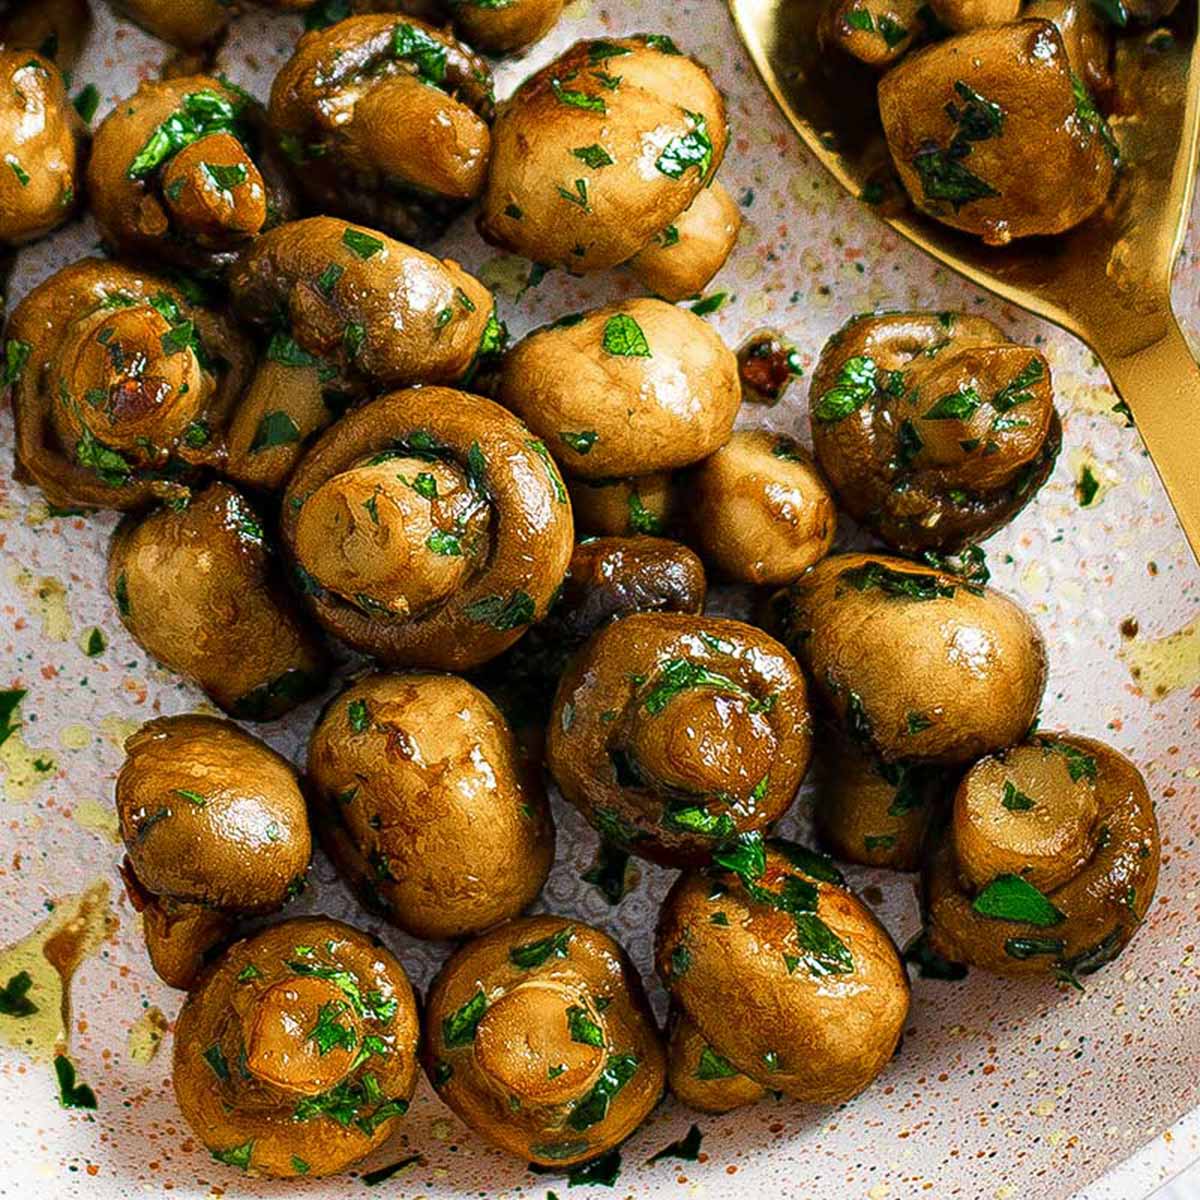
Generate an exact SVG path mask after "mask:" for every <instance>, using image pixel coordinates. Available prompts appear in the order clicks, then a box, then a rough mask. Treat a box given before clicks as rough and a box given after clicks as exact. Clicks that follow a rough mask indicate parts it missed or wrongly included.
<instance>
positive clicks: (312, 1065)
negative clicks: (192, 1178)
mask: <svg viewBox="0 0 1200 1200" xmlns="http://www.w3.org/2000/svg"><path fill="white" fill-rule="evenodd" d="M419 1036H420V1023H419V1019H418V1017H417V1005H416V1000H415V999H414V997H413V990H412V986H411V985H410V984H409V982H408V977H407V976H406V975H405V974H404V968H403V967H402V966H401V965H400V963H399V962H398V961H397V960H396V959H395V958H394V957H393V956H392V954H391V953H390V952H389V951H388V950H387V949H386V948H385V947H384V946H383V945H381V944H380V943H379V942H378V940H376V939H375V938H372V937H369V936H368V935H367V934H365V933H360V932H359V931H358V930H357V929H351V928H350V926H348V925H343V924H342V923H341V922H340V921H332V920H330V919H329V918H328V917H305V918H300V919H297V920H292V921H284V922H282V923H281V924H278V925H272V926H270V927H269V928H267V929H264V930H262V931H261V932H260V933H257V934H255V935H254V936H253V937H249V938H246V939H245V940H244V941H240V942H237V943H235V944H234V945H233V946H231V947H230V948H229V949H228V950H227V951H226V952H225V954H223V955H222V956H221V958H220V960H219V961H218V962H217V963H216V964H215V965H214V967H213V968H212V970H211V971H209V973H208V974H207V975H205V977H204V978H203V979H202V980H201V982H200V984H199V986H198V987H197V988H196V989H195V991H193V992H192V993H191V994H190V995H189V996H188V998H187V1000H186V1001H185V1002H184V1005H183V1009H182V1010H181V1012H180V1014H179V1020H178V1021H177V1022H176V1026H175V1060H174V1068H173V1070H174V1083H175V1097H176V1099H177V1100H178V1101H179V1107H180V1109H181V1110H182V1112H183V1116H184V1118H185V1120H186V1121H187V1123H188V1124H189V1125H190V1126H191V1128H192V1131H193V1132H194V1133H195V1135H196V1137H197V1138H199V1140H200V1141H201V1142H202V1143H203V1144H204V1145H206V1146H207V1147H208V1148H209V1150H211V1151H212V1155H213V1158H215V1159H216V1160H217V1161H218V1162H221V1163H225V1164H226V1165H227V1166H231V1167H240V1168H241V1169H242V1170H243V1171H246V1172H248V1173H250V1174H252V1175H266V1176H272V1177H276V1178H292V1177H295V1176H301V1175H306V1176H311V1177H316V1176H320V1175H333V1174H336V1173H337V1172H339V1171H344V1170H346V1168H348V1167H350V1166H352V1165H353V1164H354V1163H356V1162H358V1161H359V1160H360V1159H363V1158H365V1157H366V1156H367V1155H368V1154H370V1153H371V1152H372V1151H373V1150H376V1149H377V1148H378V1147H380V1146H382V1145H383V1144H384V1143H385V1142H386V1141H388V1140H389V1139H390V1138H391V1137H392V1135H393V1134H394V1133H395V1131H396V1129H397V1127H398V1122H399V1121H400V1118H402V1117H403V1116H404V1114H405V1113H406V1112H407V1111H408V1104H409V1101H410V1100H411V1099H412V1094H413V1091H414V1089H415V1088H416V1084H417V1073H418V1067H417V1041H418V1038H419Z"/></svg>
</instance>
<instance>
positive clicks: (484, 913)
mask: <svg viewBox="0 0 1200 1200" xmlns="http://www.w3.org/2000/svg"><path fill="white" fill-rule="evenodd" d="M308 777H309V779H310V780H311V781H312V784H313V786H314V788H315V790H316V795H317V798H318V802H319V804H320V809H321V812H322V814H323V819H322V820H321V822H320V824H319V826H318V828H319V830H320V834H321V838H322V844H323V845H324V846H325V849H326V851H327V852H328V854H329V856H330V857H331V858H332V859H333V861H334V863H335V864H336V865H337V867H338V869H339V870H340V871H341V872H342V874H343V875H344V876H345V877H346V879H347V880H348V881H349V883H350V884H351V886H352V887H353V888H354V889H355V891H356V893H357V894H358V896H359V898H360V899H361V900H362V901H363V903H364V904H366V905H367V906H368V907H369V908H372V909H374V910H375V911H377V912H379V913H381V914H382V915H383V916H385V917H386V918H387V919H388V920H389V921H391V922H392V923H393V924H394V925H397V926H399V927H400V928H401V929H403V930H405V932H407V933H411V934H413V935H414V936H416V937H424V938H459V937H465V936H468V935H470V934H474V933H480V932H481V931H483V930H485V929H489V928H491V926H493V925H495V924H497V923H498V922H500V921H504V920H507V919H508V918H509V917H515V916H517V915H518V914H519V913H520V912H521V911H522V910H523V909H525V908H527V907H528V906H529V905H530V904H531V903H532V902H533V901H534V900H535V899H536V898H537V894H538V893H539V892H540V891H541V889H542V884H544V883H545V882H546V876H547V874H548V873H549V871H550V864H551V862H552V861H553V858H554V822H553V820H552V818H551V816H550V806H549V804H548V803H547V800H546V791H545V788H544V787H543V786H542V782H541V779H540V778H539V777H538V775H537V774H536V773H534V772H533V771H531V770H528V769H527V767H526V765H525V764H524V763H523V762H522V760H521V758H520V755H519V752H518V749H517V745H516V742H515V740H514V738H513V735H512V731H511V730H510V729H509V727H508V725H507V723H506V722H505V720H504V718H503V717H502V716H501V715H500V712H499V711H498V710H497V708H496V706H495V705H494V704H492V702H491V701H490V700H489V699H488V698H487V697H486V696H485V695H484V694H483V693H482V692H481V691H479V690H478V689H477V688H475V687H473V686H472V685H471V684H469V683H467V681H466V680H465V679H459V678H457V677H456V676H453V675H367V676H365V677H364V678H362V679H359V680H358V681H356V682H355V683H353V684H352V685H351V686H350V687H349V688H348V689H347V690H346V691H344V692H342V693H341V694H340V695H339V696H337V697H336V698H335V699H334V700H333V701H331V702H330V704H329V706H328V707H327V708H326V710H325V712H324V714H323V715H322V717H321V719H320V721H319V722H318V723H317V726H316V728H315V729H314V730H313V733H312V737H311V738H310V740H309V745H308Z"/></svg>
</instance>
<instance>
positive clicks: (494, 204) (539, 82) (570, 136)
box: [479, 35, 728, 272]
mask: <svg viewBox="0 0 1200 1200" xmlns="http://www.w3.org/2000/svg"><path fill="white" fill-rule="evenodd" d="M614 80H615V81H617V82H616V83H615V84H614V82H613V81H614ZM727 138H728V130H727V128H726V125H725V105H724V102H723V101H722V99H721V95H720V93H719V92H718V91H717V89H716V87H715V86H714V85H713V82H712V80H711V79H710V78H709V76H708V72H707V71H706V70H705V69H704V68H703V67H702V66H701V65H700V64H699V63H697V62H695V61H694V60H693V59H691V58H688V57H686V56H684V55H682V54H680V52H679V51H678V50H677V49H676V48H675V45H674V43H673V42H671V40H670V39H669V38H664V37H662V36H661V35H645V36H642V37H633V38H613V39H604V40H602V41H585V42H577V43H576V44H575V45H574V46H572V47H571V48H570V49H568V50H567V51H566V52H565V53H564V54H562V55H560V56H559V57H558V58H556V59H555V60H554V61H553V62H551V63H549V64H547V65H546V66H545V67H543V68H542V69H541V70H540V71H538V72H537V73H536V74H534V75H532V76H530V77H529V78H528V79H527V80H525V82H524V83H522V84H521V86H520V87H519V88H518V89H517V91H516V92H515V93H514V94H513V96H512V98H511V99H509V100H508V101H506V102H505V103H504V104H503V105H501V106H500V109H499V112H498V113H497V116H496V123H495V125H494V127H493V129H492V167H491V171H490V173H489V176H488V185H487V190H486V192H485V193H484V197H483V211H482V213H481V214H480V217H479V230H480V232H481V233H482V234H483V236H484V237H485V238H486V239H487V240H488V241H489V242H492V243H494V244H495V245H498V246H503V247H505V248H506V249H509V250H512V251H514V252H516V253H518V254H523V255H525V257H527V258H532V259H534V260H535V261H537V262H541V263H545V264H547V265H548V266H558V267H565V268H567V269H569V270H571V271H575V272H586V271H597V270H602V269H604V268H605V267H611V266H615V265H616V264H617V263H622V262H625V261H626V260H628V259H630V258H632V257H633V256H634V255H635V254H637V252H638V251H639V250H641V249H642V248H643V247H644V246H645V245H646V244H647V243H648V242H649V241H650V240H651V238H653V237H654V235H655V234H657V233H659V232H660V231H661V230H663V229H665V228H666V227H667V226H668V225H670V224H671V222H672V221H674V220H675V219H676V218H677V217H678V216H679V215H680V214H681V213H682V212H683V211H684V209H686V208H687V207H688V206H689V205H690V204H691V203H692V201H693V200H694V199H695V197H696V195H697V194H698V193H699V191H700V190H701V188H703V187H704V185H705V184H706V183H708V181H709V180H710V179H711V178H712V175H713V172H714V171H716V169H717V167H719V166H720V164H721V159H722V158H723V157H724V154H725V144H726V141H727Z"/></svg>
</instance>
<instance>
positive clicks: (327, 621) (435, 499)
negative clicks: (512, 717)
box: [280, 387, 573, 671]
mask: <svg viewBox="0 0 1200 1200" xmlns="http://www.w3.org/2000/svg"><path fill="white" fill-rule="evenodd" d="M280 523H281V532H282V536H283V540H284V542H285V544H286V546H287V549H288V552H289V554H290V556H291V558H292V561H293V564H294V569H295V573H296V578H297V580H298V582H299V585H300V588H301V590H302V591H303V593H304V599H305V601H306V603H307V605H308V607H309V610H310V611H311V612H312V613H313V615H314V616H315V617H316V619H317V620H318V621H319V622H320V623H321V624H322V625H323V626H324V627H325V628H326V629H328V630H329V631H330V632H331V633H333V634H335V635H336V636H337V637H339V638H341V639H342V640H343V641H344V642H346V643H347V644H349V645H351V646H353V647H354V648H355V649H357V650H361V651H363V652H364V653H367V654H372V655H374V656H375V657H376V658H378V659H379V660H380V661H381V662H384V663H386V664H388V665H391V666H412V667H428V668H432V669H440V670H456V671H461V670H467V669H469V668H471V667H476V666H479V665H480V664H481V663H484V662H486V661H487V660H488V659H491V658H495V657H496V655H498V654H500V653H501V652H503V651H504V650H507V649H508V647H509V646H511V645H512V644H513V643H514V642H515V641H517V639H518V638H520V637H521V635H522V634H523V633H524V632H525V630H526V629H527V628H528V627H529V626H530V625H532V624H533V623H534V622H535V621H537V620H539V619H540V618H541V617H543V616H544V615H545V614H546V613H547V612H548V611H549V608H550V605H551V604H552V603H553V600H554V597H555V594H556V592H557V589H558V586H559V584H560V583H561V582H562V578H563V575H564V574H565V573H566V569H567V563H568V562H569V561H570V557H571V547H572V542H573V527H572V523H571V505H570V501H569V499H568V497H567V490H566V488H565V487H564V485H563V482H562V479H561V478H560V477H559V474H558V470H557V468H556V467H555V465H554V462H553V460H552V459H551V457H550V455H549V453H548V452H547V450H546V447H545V446H544V445H543V444H542V443H541V442H540V441H539V440H538V439H537V438H535V437H533V436H532V434H531V433H530V431H529V430H528V429H526V428H525V426H524V425H522V424H521V423H520V422H519V421H518V420H517V419H516V418H515V417H514V416H512V414H511V413H509V412H507V411H506V410H505V409H503V408H501V407H500V406H499V405H498V404H494V403H492V401H490V400H484V399H482V398H481V397H479V396H471V395H468V394H467V393H465V392H458V391H455V390H453V389H451V388H439V387H425V388H413V389H410V390H408V391H403V392H392V393H390V394H389V395H386V396H381V397H379V398H378V399H376V400H372V401H371V402H370V403H368V404H365V405H363V406H362V407H361V408H357V409H354V410H353V411H352V412H350V413H348V414H347V415H346V416H344V417H343V418H342V419H341V420H340V421H339V422H338V423H337V424H336V425H334V426H332V427H331V428H330V429H328V430H326V431H325V433H324V434H322V436H321V437H320V438H319V439H318V440H317V442H316V443H315V444H314V445H313V446H312V448H311V449H310V450H309V451H308V452H307V453H306V454H305V456H304V458H303V459H301V461H300V463H299V465H298V466H297V467H296V469H295V471H294V472H293V473H292V476H291V479H290V480H289V481H288V487H287V491H286V493H285V496H284V501H283V507H282V512H281V522H280Z"/></svg>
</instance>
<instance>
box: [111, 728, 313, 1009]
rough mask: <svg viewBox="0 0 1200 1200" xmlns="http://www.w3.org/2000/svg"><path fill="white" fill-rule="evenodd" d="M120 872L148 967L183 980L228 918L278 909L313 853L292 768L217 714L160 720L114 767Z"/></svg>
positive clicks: (173, 981) (187, 982)
mask: <svg viewBox="0 0 1200 1200" xmlns="http://www.w3.org/2000/svg"><path fill="white" fill-rule="evenodd" d="M116 807H117V816H118V818H119V820H120V825H121V837H122V838H123V839H124V842H125V851H126V855H127V858H126V861H125V868H124V875H125V878H126V882H127V885H128V887H129V891H130V896H131V899H132V900H133V903H134V906H135V907H136V908H138V909H139V911H140V912H141V914H142V923H143V932H144V934H145V937H146V947H147V949H148V950H149V952H150V960H151V962H152V963H153V964H154V969H155V970H156V971H157V972H158V974H159V975H160V976H161V977H162V978H163V979H164V980H165V981H166V982H167V983H169V984H170V985H171V986H172V987H179V988H188V987H190V986H191V985H192V984H193V983H194V982H195V980H196V977H197V976H198V975H199V973H200V969H201V967H202V965H203V962H204V960H205V956H206V955H207V953H208V952H209V951H210V950H212V948H213V946H214V945H215V944H217V943H218V942H219V941H221V940H223V938H224V937H225V936H226V935H227V934H228V932H229V931H230V929H231V928H232V926H233V922H234V920H235V919H236V917H238V916H240V915H244V914H252V913H262V912H269V911H271V910H272V909H276V908H279V907H280V906H281V905H282V904H283V903H284V901H285V900H287V899H288V898H289V897H290V896H291V895H293V894H294V893H295V891H296V890H297V889H298V888H299V887H301V886H303V883H304V873H305V872H306V871H307V869H308V860H309V857H310V855H311V853H312V839H311V837H310V835H309V829H308V816H307V812H306V810H305V803H304V795H303V793H302V792H301V791H300V784H299V780H298V778H297V776H296V772H295V770H294V769H293V768H292V766H291V765H290V764H289V763H288V762H287V760H286V759H284V758H282V757H281V756H280V755H278V754H276V753H275V751H274V750H272V749H271V748H270V747H269V746H266V745H264V744H263V743H262V742H260V741H259V740H258V739H257V738H255V737H251V736H250V735H249V734H248V733H245V732H243V731H242V730H241V729H239V728H238V727H237V726H236V725H234V724H233V723H232V722H231V721H222V720H218V719H217V718H215V717H203V716H180V717H159V718H157V719H156V720H153V721H148V722H147V723H146V724H145V725H143V726H142V727H141V728H140V729H139V730H138V731H137V732H136V733H135V734H133V735H132V736H131V737H130V738H128V739H127V740H126V742H125V763H124V765H123V766H122V768H121V772H120V774H119V775H118V776H117V784H116Z"/></svg>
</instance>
